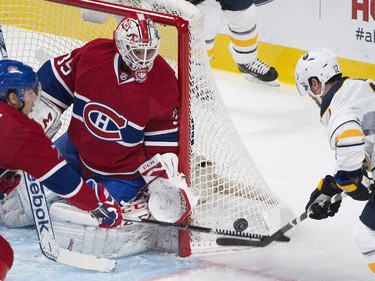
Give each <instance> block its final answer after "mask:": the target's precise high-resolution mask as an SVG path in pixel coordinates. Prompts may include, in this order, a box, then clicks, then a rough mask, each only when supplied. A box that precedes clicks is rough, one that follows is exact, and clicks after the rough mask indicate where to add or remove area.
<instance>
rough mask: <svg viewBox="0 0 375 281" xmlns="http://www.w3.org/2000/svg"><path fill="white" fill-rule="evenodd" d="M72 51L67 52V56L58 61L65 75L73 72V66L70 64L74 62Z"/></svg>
mask: <svg viewBox="0 0 375 281" xmlns="http://www.w3.org/2000/svg"><path fill="white" fill-rule="evenodd" d="M70 55H71V54H70V53H69V54H67V55H66V56H65V57H63V58H62V59H61V60H58V61H57V65H58V66H60V71H61V73H62V74H64V75H68V74H70V72H72V66H71V65H70V64H71V63H72V60H73V59H72V58H70Z"/></svg>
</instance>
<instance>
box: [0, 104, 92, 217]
mask: <svg viewBox="0 0 375 281" xmlns="http://www.w3.org/2000/svg"><path fill="white" fill-rule="evenodd" d="M0 132H1V133H0V175H2V174H3V173H4V172H6V170H23V171H26V172H27V173H29V174H30V175H32V176H33V177H35V178H36V179H38V180H39V181H40V182H41V183H42V184H44V185H45V186H47V187H48V188H49V189H51V190H52V191H54V192H55V193H57V194H59V195H61V196H62V197H64V198H66V199H69V198H72V197H74V196H75V195H76V194H78V193H79V192H80V190H83V189H82V187H84V190H90V191H91V190H92V189H91V188H90V187H89V186H87V184H86V183H85V182H83V180H82V178H81V177H80V176H79V175H78V174H77V173H76V172H74V171H73V170H72V168H71V167H70V165H68V163H67V162H66V161H65V160H64V159H63V158H62V157H61V156H60V154H59V151H58V150H57V149H56V148H55V147H54V145H53V144H52V142H51V141H50V139H49V138H47V137H46V135H45V133H44V130H43V129H42V127H41V126H40V125H39V124H38V123H36V122H35V121H34V120H32V119H29V118H28V117H27V116H26V115H25V114H23V113H21V112H20V111H19V110H17V109H16V108H14V107H12V106H10V105H8V104H6V103H4V102H0ZM91 193H92V191H91ZM91 193H85V196H81V197H82V198H81V199H80V200H78V201H77V202H76V201H74V203H75V205H76V206H77V207H80V208H82V209H85V210H86V209H87V210H92V209H94V208H96V207H97V200H96V198H95V194H93V193H92V194H91ZM94 199H95V200H94Z"/></svg>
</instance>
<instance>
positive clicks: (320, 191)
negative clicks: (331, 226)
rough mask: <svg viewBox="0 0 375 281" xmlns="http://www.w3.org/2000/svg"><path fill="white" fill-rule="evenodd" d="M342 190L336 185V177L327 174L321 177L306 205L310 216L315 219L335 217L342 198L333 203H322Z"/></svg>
mask: <svg viewBox="0 0 375 281" xmlns="http://www.w3.org/2000/svg"><path fill="white" fill-rule="evenodd" d="M340 192H342V190H341V189H339V188H338V187H337V186H336V182H335V178H334V177H332V176H330V175H327V176H325V178H323V179H321V180H320V182H319V184H318V187H317V188H316V189H315V190H314V191H313V192H312V193H311V195H310V200H309V202H308V203H307V205H306V207H305V209H306V211H307V212H308V213H309V217H310V218H312V219H315V220H322V219H326V218H328V217H333V216H334V215H335V214H336V213H337V212H338V211H339V208H340V205H341V200H340V201H337V202H335V203H333V204H322V202H323V201H325V200H327V199H329V198H331V197H332V196H334V195H335V194H337V193H340Z"/></svg>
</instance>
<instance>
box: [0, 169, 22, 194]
mask: <svg viewBox="0 0 375 281" xmlns="http://www.w3.org/2000/svg"><path fill="white" fill-rule="evenodd" d="M20 181H21V176H20V175H19V174H17V173H16V172H15V171H8V172H6V173H4V175H2V176H1V177H0V199H3V198H4V197H6V196H8V195H9V193H11V192H12V191H13V189H15V188H16V187H17V186H18V185H19V183H20Z"/></svg>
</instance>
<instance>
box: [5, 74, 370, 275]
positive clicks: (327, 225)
mask: <svg viewBox="0 0 375 281" xmlns="http://www.w3.org/2000/svg"><path fill="white" fill-rule="evenodd" d="M215 76H216V78H217V81H218V85H219V89H220V91H221V95H222V97H223V99H224V101H225V103H226V105H227V107H228V110H229V112H230V114H231V117H232V119H233V121H234V123H235V126H236V127H237V130H238V131H239V133H240V135H241V137H242V138H243V140H244V142H245V144H246V146H247V148H248V150H249V151H250V154H251V155H252V156H253V159H254V161H255V163H256V164H257V166H258V168H259V170H260V171H261V173H262V174H263V176H264V178H265V179H266V181H267V182H268V184H269V185H270V187H271V189H272V190H273V192H275V193H276V194H277V195H278V196H280V197H281V198H282V199H283V200H284V201H285V202H286V203H287V204H289V205H290V206H291V207H292V209H293V210H294V211H295V213H296V214H300V213H302V212H303V210H304V207H305V204H306V203H307V200H308V197H309V195H310V193H311V192H312V190H313V189H314V188H315V186H316V184H317V183H318V181H319V180H320V178H321V177H323V176H324V175H326V174H330V173H332V171H333V166H334V155H333V153H332V151H330V150H329V148H328V143H327V141H326V139H325V136H324V130H323V128H322V127H321V125H320V121H319V110H318V108H317V106H316V105H315V103H314V102H313V101H312V100H311V99H310V98H308V97H301V96H299V94H298V93H297V91H296V90H295V88H294V87H293V86H287V85H281V86H280V87H278V88H273V87H269V86H265V85H259V84H254V83H249V82H248V81H246V80H244V79H243V78H242V77H241V76H240V75H236V74H230V73H226V72H219V71H216V72H215ZM363 205H364V203H361V202H356V201H354V200H352V199H351V198H346V199H344V202H343V204H342V206H341V209H340V212H339V213H338V214H337V215H336V216H335V217H334V218H330V219H327V220H324V221H314V220H311V219H306V220H305V221H303V222H302V223H301V224H300V225H299V226H298V227H297V228H296V229H295V231H294V232H293V235H292V239H291V241H290V242H288V243H282V242H275V243H272V244H270V245H269V246H267V247H265V248H259V249H246V250H240V251H231V252H226V253H219V254H207V255H198V256H192V257H189V258H179V257H176V256H173V255H171V254H166V253H159V252H150V253H145V254H141V255H137V256H132V257H128V258H123V259H120V260H119V261H118V266H117V269H116V271H115V272H113V273H110V274H109V273H97V272H92V271H84V270H79V269H75V268H72V267H68V266H64V265H61V264H58V263H54V262H52V261H50V260H48V259H47V258H45V257H44V256H43V255H42V254H41V252H40V250H39V246H38V243H37V238H36V233H35V231H34V229H32V228H28V229H7V228H5V227H4V226H0V233H1V234H2V235H3V236H4V237H6V238H7V239H8V240H9V241H10V242H11V244H12V246H13V249H14V251H15V262H14V265H13V268H12V270H11V271H10V272H9V274H8V278H7V280H8V281H16V280H17V281H19V280H20V281H21V280H22V281H24V280H38V281H44V280H64V281H65V280H72V281H73V280H79V281H85V280H90V281H91V280H100V281H106V280H108V281H109V280H111V281H112V280H121V281H141V280H142V281H159V280H160V281H161V280H162V281H172V280H179V281H185V280H186V281H188V280H189V281H195V280H199V281H200V280H202V281H245V280H246V281H247V280H252V281H266V280H267V281H271V280H272V281H287V280H288V281H292V280H293V281H296V280H302V281H334V280H351V281H352V280H353V281H369V280H374V279H375V278H374V276H373V275H372V274H371V273H370V270H369V269H368V267H367V263H366V260H365V259H364V258H363V257H362V256H361V254H360V253H359V252H358V251H357V249H356V248H355V245H354V243H353V241H352V240H351V238H350V234H351V229H352V226H353V225H354V224H355V223H356V221H357V219H358V216H359V214H360V212H361V210H362V208H363Z"/></svg>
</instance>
